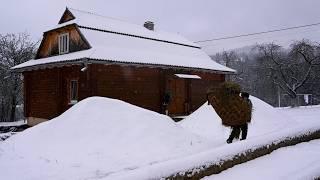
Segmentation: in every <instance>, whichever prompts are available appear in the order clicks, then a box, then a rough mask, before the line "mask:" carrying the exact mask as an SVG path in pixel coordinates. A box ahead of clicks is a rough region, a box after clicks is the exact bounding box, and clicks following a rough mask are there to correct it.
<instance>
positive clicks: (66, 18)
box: [59, 8, 76, 24]
mask: <svg viewBox="0 0 320 180" xmlns="http://www.w3.org/2000/svg"><path fill="white" fill-rule="evenodd" d="M75 18H76V17H75V16H74V15H73V14H72V13H71V11H70V10H69V9H68V8H66V10H65V11H64V13H63V15H62V17H61V18H60V20H59V24H62V23H65V22H68V21H71V20H74V19H75Z"/></svg>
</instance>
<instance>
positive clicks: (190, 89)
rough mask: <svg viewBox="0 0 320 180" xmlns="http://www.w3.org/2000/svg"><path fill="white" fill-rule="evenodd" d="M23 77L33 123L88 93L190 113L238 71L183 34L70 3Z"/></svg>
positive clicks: (27, 111)
mask: <svg viewBox="0 0 320 180" xmlns="http://www.w3.org/2000/svg"><path fill="white" fill-rule="evenodd" d="M12 69H13V70H14V71H16V72H21V73H22V74H23V77H24V108H25V109H24V113H25V117H26V118H27V119H28V123H29V124H30V125H35V124H37V123H40V122H43V121H46V120H49V119H51V118H54V117H56V116H58V115H60V114H61V113H63V112H64V111H66V110H67V109H68V108H70V107H71V106H72V105H74V104H75V103H77V102H78V101H80V100H82V99H84V98H86V97H90V96H104V97H110V98H115V99H120V100H123V101H126V102H129V103H131V104H134V105H137V106H140V107H143V108H146V109H149V110H152V111H156V112H159V113H167V114H168V115H170V116H181V115H188V114H190V113H191V112H192V111H194V110H196V109H197V108H198V107H199V106H200V105H201V104H203V103H204V102H205V100H206V97H205V93H206V89H207V88H208V87H209V86H213V85H217V84H219V83H221V82H224V81H225V75H226V74H232V73H235V71H234V70H233V69H230V68H228V67H225V66H223V65H220V64H218V63H216V62H215V61H213V60H211V59H210V57H209V56H208V55H207V54H206V53H205V52H203V51H202V50H201V48H200V47H199V46H198V45H197V44H195V43H193V42H190V41H189V40H187V39H185V38H184V37H182V36H180V35H177V34H172V33H167V32H163V31H159V30H156V29H155V28H154V24H153V23H152V22H150V21H148V22H146V23H145V24H144V25H136V24H132V23H129V22H125V21H122V20H117V19H114V18H110V17H105V16H101V15H97V14H94V13H90V12H85V11H80V10H76V9H71V8H67V9H66V10H65V12H64V13H63V15H62V17H61V19H60V21H59V24H58V25H57V26H55V27H53V28H52V29H50V30H48V31H46V32H44V34H43V39H42V42H41V44H40V47H39V50H38V52H37V55H36V57H35V59H32V60H29V61H27V62H25V63H22V64H20V65H17V66H15V67H13V68H12Z"/></svg>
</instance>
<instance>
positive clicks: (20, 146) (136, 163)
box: [0, 97, 320, 180]
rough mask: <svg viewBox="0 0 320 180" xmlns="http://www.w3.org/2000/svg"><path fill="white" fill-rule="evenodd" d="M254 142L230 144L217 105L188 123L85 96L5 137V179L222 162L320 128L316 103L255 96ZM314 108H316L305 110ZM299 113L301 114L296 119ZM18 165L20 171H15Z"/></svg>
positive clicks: (127, 175) (1, 162)
mask: <svg viewBox="0 0 320 180" xmlns="http://www.w3.org/2000/svg"><path fill="white" fill-rule="evenodd" d="M251 100H252V102H253V107H254V112H253V119H252V123H251V124H250V126H249V133H248V140H246V141H241V142H240V141H238V142H234V143H233V144H226V143H225V140H226V139H227V137H228V133H229V129H228V128H226V127H223V126H222V125H221V119H220V118H219V117H218V116H217V114H216V113H215V111H214V110H213V109H212V107H211V106H208V105H203V106H202V107H200V108H199V109H198V110H197V111H196V112H194V113H193V114H192V115H190V116H189V117H188V118H186V119H185V120H183V121H182V122H179V123H175V122H173V121H172V120H171V119H170V118H169V117H167V116H164V115H161V114H158V113H155V112H152V111H148V110H145V109H142V108H139V107H136V106H133V105H131V104H128V103H125V102H122V101H119V100H114V99H108V98H101V97H92V98H88V99H85V100H83V101H81V102H79V103H78V104H76V105H75V106H73V107H72V108H71V109H69V110H68V111H66V112H65V113H64V114H62V115H61V116H59V117H57V118H55V119H53V120H51V121H48V122H45V123H42V124H40V125H37V126H35V127H32V128H29V129H27V130H25V131H24V132H21V133H19V134H17V135H14V136H12V137H10V138H9V139H7V140H6V141H4V142H0V169H1V177H3V178H4V179H7V180H11V179H32V180H40V179H41V180H42V179H49V180H50V179H68V180H69V179H150V178H159V177H162V175H166V174H168V173H169V172H172V171H173V170H177V169H179V170H184V169H188V168H190V167H193V166H197V165H201V164H203V163H205V162H212V161H218V160H219V158H221V157H228V156H230V154H233V153H236V152H238V151H245V150H246V149H247V148H255V147H256V146H257V145H259V144H261V143H270V142H273V141H274V140H277V139H279V138H284V137H286V136H288V135H289V136H290V135H293V134H296V133H300V132H304V131H305V130H308V129H310V128H316V129H317V128H318V129H319V128H320V122H319V121H316V119H317V116H318V114H317V112H318V111H319V110H320V108H319V107H315V108H317V109H318V111H317V110H315V111H312V112H310V113H314V114H313V115H310V118H309V120H308V121H304V118H303V117H304V115H303V114H304V113H303V112H300V113H297V115H296V114H295V112H290V111H291V109H275V108H272V107H271V106H270V105H268V104H266V103H264V102H263V101H261V100H259V99H257V98H254V97H252V98H251ZM307 109H308V110H310V109H312V108H307ZM292 114H293V116H297V117H292ZM17 169H19V172H18V173H17Z"/></svg>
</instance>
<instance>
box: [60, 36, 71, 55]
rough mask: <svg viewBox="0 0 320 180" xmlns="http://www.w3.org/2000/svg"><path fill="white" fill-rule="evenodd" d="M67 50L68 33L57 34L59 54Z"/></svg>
mask: <svg viewBox="0 0 320 180" xmlns="http://www.w3.org/2000/svg"><path fill="white" fill-rule="evenodd" d="M68 52H69V33H65V34H60V35H59V54H65V53H68Z"/></svg>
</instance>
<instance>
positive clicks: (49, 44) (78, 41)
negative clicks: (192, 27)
mask: <svg viewBox="0 0 320 180" xmlns="http://www.w3.org/2000/svg"><path fill="white" fill-rule="evenodd" d="M64 33H69V39H70V41H69V52H76V51H80V50H85V49H89V48H90V45H89V44H88V43H87V42H86V40H85V39H84V38H83V37H82V36H81V34H80V31H79V30H78V29H77V28H76V26H75V25H69V26H66V27H63V28H60V29H57V30H53V31H49V32H46V33H44V35H43V41H42V42H41V45H40V47H39V50H38V52H37V56H36V59H39V58H46V57H50V56H56V55H59V45H58V38H59V35H60V34H64Z"/></svg>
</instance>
